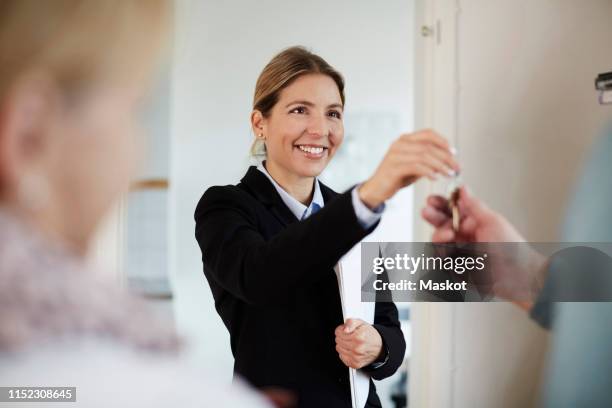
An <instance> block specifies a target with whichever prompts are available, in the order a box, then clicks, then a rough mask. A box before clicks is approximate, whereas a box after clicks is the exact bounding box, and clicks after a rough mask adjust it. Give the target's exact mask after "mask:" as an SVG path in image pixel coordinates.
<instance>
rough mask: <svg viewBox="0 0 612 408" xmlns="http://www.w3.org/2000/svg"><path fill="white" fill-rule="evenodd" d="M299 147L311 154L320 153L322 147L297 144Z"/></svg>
mask: <svg viewBox="0 0 612 408" xmlns="http://www.w3.org/2000/svg"><path fill="white" fill-rule="evenodd" d="M298 147H299V148H300V150H302V151H303V152H308V153H311V154H321V153H323V148H322V147H312V146H301V145H300V146H298Z"/></svg>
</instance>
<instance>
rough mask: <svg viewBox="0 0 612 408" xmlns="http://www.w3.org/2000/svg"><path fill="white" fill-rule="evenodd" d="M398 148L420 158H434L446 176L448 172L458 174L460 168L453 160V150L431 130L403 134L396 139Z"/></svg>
mask: <svg viewBox="0 0 612 408" xmlns="http://www.w3.org/2000/svg"><path fill="white" fill-rule="evenodd" d="M398 142H399V146H401V147H403V149H404V151H413V152H415V153H417V154H419V155H420V156H428V157H430V158H435V160H437V161H438V162H440V163H443V165H444V168H445V169H446V171H444V172H442V173H446V174H448V172H449V170H450V171H454V172H458V171H460V166H459V163H458V162H457V160H456V159H455V155H454V149H452V148H451V147H450V145H449V143H448V141H447V140H446V139H444V138H443V137H442V136H440V135H439V134H438V133H436V132H434V131H432V130H422V131H418V132H415V133H411V134H404V135H402V136H400V138H399V139H398Z"/></svg>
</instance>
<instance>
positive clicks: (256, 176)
mask: <svg viewBox="0 0 612 408" xmlns="http://www.w3.org/2000/svg"><path fill="white" fill-rule="evenodd" d="M240 182H241V183H242V184H243V185H244V186H245V187H246V188H247V189H248V190H249V191H250V192H251V194H253V196H254V197H255V198H257V200H259V201H260V202H261V203H262V204H263V205H264V206H265V207H266V208H267V209H268V210H269V211H270V212H271V213H272V214H273V215H274V217H276V218H277V219H278V220H279V221H280V222H281V223H282V224H283V225H285V226H287V225H289V224H292V223H294V222H297V221H298V219H297V218H296V217H295V215H293V213H292V212H291V210H290V209H289V208H288V207H287V206H286V205H285V203H284V202H283V199H282V198H281V196H280V195H279V194H278V191H276V189H275V188H274V186H273V185H272V183H271V182H270V180H268V178H267V177H266V176H265V174H263V173H262V172H261V171H259V170H257V167H255V166H250V167H249V169H248V170H247V172H246V174H245V175H244V177H243V178H242V179H241V180H240Z"/></svg>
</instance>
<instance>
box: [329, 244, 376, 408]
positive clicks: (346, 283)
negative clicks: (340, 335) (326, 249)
mask: <svg viewBox="0 0 612 408" xmlns="http://www.w3.org/2000/svg"><path fill="white" fill-rule="evenodd" d="M334 270H335V272H336V277H337V278H338V289H339V290H340V300H341V301H342V316H343V318H344V321H346V320H347V319H349V318H357V319H361V320H363V321H365V322H368V323H370V324H372V323H374V308H375V307H376V304H375V303H374V302H362V301H361V286H362V284H363V282H362V281H361V243H358V244H357V245H355V246H354V247H353V248H352V249H351V250H350V251H349V252H347V253H346V255H344V256H343V257H342V259H340V262H338V264H337V265H336V267H335V268H334ZM348 370H349V379H350V382H351V400H352V407H353V408H363V407H364V406H365V404H366V401H367V399H368V393H369V392H370V376H369V375H368V374H366V373H364V372H363V371H362V370H356V369H354V368H350V367H349V368H348Z"/></svg>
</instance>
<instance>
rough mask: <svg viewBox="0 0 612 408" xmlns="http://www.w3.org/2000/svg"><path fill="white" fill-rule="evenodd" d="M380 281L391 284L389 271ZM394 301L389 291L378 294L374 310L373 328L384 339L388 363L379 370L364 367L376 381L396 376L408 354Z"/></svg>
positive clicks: (378, 368)
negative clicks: (405, 355)
mask: <svg viewBox="0 0 612 408" xmlns="http://www.w3.org/2000/svg"><path fill="white" fill-rule="evenodd" d="M380 279H382V280H383V281H384V282H389V275H388V273H387V271H385V272H384V273H383V274H382V275H380ZM392 299H393V293H392V292H391V291H389V290H385V291H381V292H377V293H376V300H377V301H376V306H375V308H374V324H373V326H374V328H375V329H376V330H377V331H378V333H379V334H380V337H382V341H383V349H384V350H386V353H387V356H386V357H387V358H386V360H387V361H386V363H385V364H383V365H382V366H380V367H377V368H373V366H372V365H370V366H367V367H364V371H366V372H367V373H368V374H369V375H370V377H372V378H373V379H375V380H382V379H384V378H387V377H390V376H392V375H393V374H395V372H396V371H397V369H398V368H399V367H400V366H401V365H402V363H403V362H404V354H405V353H406V340H405V339H404V333H403V332H402V329H401V325H400V321H399V314H398V311H397V307H396V306H395V303H393V302H392V301H390V300H392Z"/></svg>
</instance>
